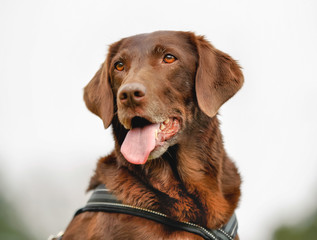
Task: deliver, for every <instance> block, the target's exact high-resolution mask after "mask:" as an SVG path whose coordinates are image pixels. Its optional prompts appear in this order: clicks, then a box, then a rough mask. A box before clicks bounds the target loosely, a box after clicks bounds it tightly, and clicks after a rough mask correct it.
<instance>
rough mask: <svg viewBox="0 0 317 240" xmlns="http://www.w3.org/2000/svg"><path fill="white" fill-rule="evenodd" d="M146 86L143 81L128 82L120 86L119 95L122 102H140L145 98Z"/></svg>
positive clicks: (127, 103) (126, 103)
mask: <svg viewBox="0 0 317 240" xmlns="http://www.w3.org/2000/svg"><path fill="white" fill-rule="evenodd" d="M145 92H146V88H145V86H144V85H142V84H141V83H127V84H125V85H123V86H121V87H120V88H119V91H118V96H119V100H120V102H121V103H122V104H125V105H129V104H138V103H141V102H142V101H143V100H144V98H145Z"/></svg>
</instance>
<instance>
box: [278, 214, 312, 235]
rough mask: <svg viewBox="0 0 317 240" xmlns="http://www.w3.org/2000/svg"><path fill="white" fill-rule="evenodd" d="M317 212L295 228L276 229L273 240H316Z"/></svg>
mask: <svg viewBox="0 0 317 240" xmlns="http://www.w3.org/2000/svg"><path fill="white" fill-rule="evenodd" d="M316 239H317V212H315V214H313V216H311V217H310V218H309V219H307V220H305V221H303V222H302V223H300V224H298V225H297V226H293V227H290V226H287V227H286V226H283V227H280V228H279V229H277V231H276V232H275V234H274V238H273V240H316Z"/></svg>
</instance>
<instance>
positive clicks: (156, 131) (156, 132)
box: [155, 130, 158, 140]
mask: <svg viewBox="0 0 317 240" xmlns="http://www.w3.org/2000/svg"><path fill="white" fill-rule="evenodd" d="M157 134H158V130H155V139H156V140H158V136H157Z"/></svg>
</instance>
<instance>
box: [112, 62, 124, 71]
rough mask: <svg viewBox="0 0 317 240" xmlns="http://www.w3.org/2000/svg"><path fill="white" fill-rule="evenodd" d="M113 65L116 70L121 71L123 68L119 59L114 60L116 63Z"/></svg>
mask: <svg viewBox="0 0 317 240" xmlns="http://www.w3.org/2000/svg"><path fill="white" fill-rule="evenodd" d="M114 67H115V69H117V70H118V71H123V70H124V64H123V62H120V61H118V62H116V63H115V64H114Z"/></svg>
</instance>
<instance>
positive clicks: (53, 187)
mask: <svg viewBox="0 0 317 240" xmlns="http://www.w3.org/2000/svg"><path fill="white" fill-rule="evenodd" d="M316 13H317V2H316V1H314V0H288V1H282V0H266V1H252V0H242V1H236V0H230V1H229V0H228V1H216V0H205V1H203V0H196V1H193V0H191V1H188V0H181V1H177V0H175V1H170V0H168V1H166V0H161V1H146V0H135V1H128V0H121V1H104V0H93V1H88V0H86V1H81V0H76V1H71V0H69V1H64V0H29V1H22V0H10V1H9V0H1V1H0V181H1V182H0V183H1V184H0V239H4V240H16V239H35V240H40V239H46V238H47V237H48V236H49V235H50V234H55V233H58V232H59V231H60V230H63V229H65V227H66V226H67V224H68V223H69V221H70V220H71V218H72V216H73V214H74V212H75V210H76V209H78V208H80V207H81V206H83V205H84V204H85V202H86V200H87V198H88V197H89V194H86V193H85V189H86V187H87V184H88V181H89V179H90V176H91V175H92V174H93V171H94V168H95V164H96V162H97V159H98V158H99V157H101V156H104V155H106V154H108V153H109V152H110V151H111V149H112V148H113V140H112V136H111V130H109V129H108V130H104V129H103V125H102V122H101V120H100V119H98V118H97V117H96V116H94V115H93V114H91V113H90V112H89V111H88V110H87V109H86V107H85V105H84V102H83V100H82V94H83V87H84V86H85V85H86V84H87V83H88V82H89V80H90V79H91V78H92V77H93V75H94V74H95V72H96V71H97V70H98V68H99V66H100V64H101V63H102V62H103V60H104V58H105V55H106V53H107V48H108V45H109V44H111V43H112V42H114V41H117V40H119V39H121V38H123V37H126V36H130V35H134V34H138V33H144V32H152V31H155V30H184V31H193V32H195V33H197V34H200V35H205V36H206V38H207V39H209V40H210V41H211V42H212V43H213V45H214V46H215V47H217V48H218V49H220V50H222V51H224V52H227V53H229V54H230V55H231V56H232V57H233V58H234V59H236V60H238V61H239V63H240V65H241V66H242V67H243V72H244V76H245V85H244V87H243V88H242V90H241V91H240V92H239V93H238V94H237V95H236V96H235V97H234V98H233V99H231V100H230V101H229V102H227V103H226V104H225V105H224V106H223V107H222V109H221V111H220V120H221V122H222V126H221V128H222V131H223V135H224V141H225V146H226V149H227V152H228V153H229V155H230V156H231V157H232V158H233V159H234V161H235V162H236V163H237V166H238V167H239V170H240V172H241V175H242V177H243V185H242V199H241V202H240V206H239V208H238V210H237V215H238V218H239V228H240V230H239V233H240V238H241V239H242V240H254V239H255V240H269V239H288V240H292V239H296V240H297V239H305V240H307V239H317V237H316V236H317V235H316V229H317V219H316V218H317V214H316V212H317V174H316V170H317V141H316V138H317V137H316V136H317V73H316V69H317V61H316V55H317V44H316V43H317V14H316Z"/></svg>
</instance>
